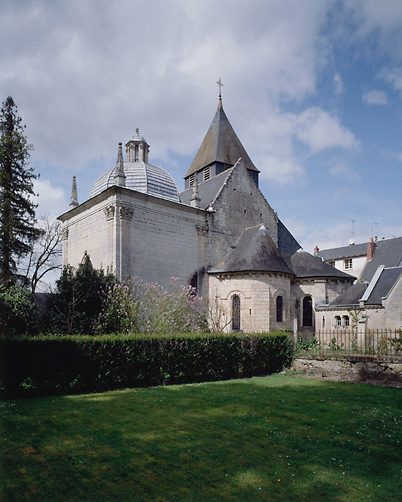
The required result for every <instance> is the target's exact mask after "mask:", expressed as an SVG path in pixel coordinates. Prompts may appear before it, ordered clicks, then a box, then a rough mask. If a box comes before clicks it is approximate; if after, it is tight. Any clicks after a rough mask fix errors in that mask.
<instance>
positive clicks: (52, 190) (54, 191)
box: [34, 179, 68, 219]
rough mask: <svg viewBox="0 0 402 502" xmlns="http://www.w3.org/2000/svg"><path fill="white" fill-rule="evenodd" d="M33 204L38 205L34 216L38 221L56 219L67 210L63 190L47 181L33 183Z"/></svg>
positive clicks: (39, 180) (40, 180) (38, 180)
mask: <svg viewBox="0 0 402 502" xmlns="http://www.w3.org/2000/svg"><path fill="white" fill-rule="evenodd" d="M34 190H35V193H36V194H38V196H37V197H35V203H36V204H38V207H37V209H36V216H37V218H39V219H43V218H47V217H57V216H59V215H60V214H62V213H64V212H65V211H66V208H68V202H67V198H66V196H65V193H64V190H63V189H61V188H58V187H54V186H53V185H52V183H51V182H50V181H49V180H42V179H37V180H35V182H34Z"/></svg>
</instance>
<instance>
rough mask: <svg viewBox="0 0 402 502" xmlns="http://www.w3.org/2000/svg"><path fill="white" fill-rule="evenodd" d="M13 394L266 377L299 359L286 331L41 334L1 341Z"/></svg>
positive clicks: (6, 386) (3, 369)
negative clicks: (248, 332) (83, 334)
mask: <svg viewBox="0 0 402 502" xmlns="http://www.w3.org/2000/svg"><path fill="white" fill-rule="evenodd" d="M0 354H2V356H3V361H2V362H1V363H2V364H1V365H0V381H1V385H2V387H3V392H4V393H5V395H7V396H8V397H11V396H17V395H21V396H24V395H44V394H45V395H46V394H69V393H76V392H95V391H97V392H99V391H104V390H109V389H117V388H125V387H142V386H154V385H161V384H163V385H166V384H174V383H188V382H203V381H213V380H223V379H229V378H243V377H249V376H254V375H266V374H268V373H272V372H275V371H280V370H281V369H282V368H283V367H284V366H288V365H290V363H291V360H292V356H293V354H292V341H291V339H290V337H289V336H288V335H285V334H256V335H240V334H232V335H222V334H220V335H212V334H211V335H209V334H182V335H175V336H167V335H159V336H156V335H155V336H150V335H147V334H143V335H126V336H124V335H116V336H110V335H109V336H106V335H104V336H72V337H71V336H70V337H69V336H59V337H57V336H41V337H35V338H20V339H3V340H0Z"/></svg>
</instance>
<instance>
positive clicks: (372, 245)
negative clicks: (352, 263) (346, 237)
mask: <svg viewBox="0 0 402 502" xmlns="http://www.w3.org/2000/svg"><path fill="white" fill-rule="evenodd" d="M375 248H376V243H375V242H374V239H373V238H372V237H370V242H368V243H367V261H370V260H371V259H372V258H373V256H374V251H375Z"/></svg>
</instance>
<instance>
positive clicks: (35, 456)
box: [0, 374, 402, 502]
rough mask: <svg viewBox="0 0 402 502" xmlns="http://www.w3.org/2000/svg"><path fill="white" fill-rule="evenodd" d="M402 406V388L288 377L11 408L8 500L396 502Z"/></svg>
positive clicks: (4, 415) (5, 452) (5, 478)
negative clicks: (389, 501) (312, 501)
mask: <svg viewBox="0 0 402 502" xmlns="http://www.w3.org/2000/svg"><path fill="white" fill-rule="evenodd" d="M401 409H402V393H401V390H400V389H394V388H387V387H375V386H372V385H359V384H353V385H351V384H347V383H343V382H329V381H318V380H312V379H306V378H300V377H292V376H286V375H281V374H276V375H271V376H269V377H267V378H250V379H244V380H230V381H223V382H214V383H205V384H196V385H180V386H169V387H151V388H142V389H132V390H129V389H125V390H121V391H115V392H107V393H104V394H95V395H94V394H84V395H76V396H69V397H68V398H66V397H64V396H63V397H51V398H43V399H19V400H15V401H6V402H2V403H1V405H0V423H1V424H2V457H3V463H2V465H3V469H2V476H1V479H0V499H1V500H4V501H6V500H7V501H10V502H11V501H14V500H15V501H17V500H18V501H20V502H28V501H30V502H33V501H51V502H65V501H67V500H68V502H82V501H85V502H99V501H100V500H105V501H111V500H113V501H115V502H126V501H166V502H172V501H176V502H188V501H192V502H206V501H211V502H215V501H219V502H233V501H242V502H267V501H272V502H290V501H297V502H310V501H311V500H314V501H315V502H346V501H347V502H361V501H364V502H378V501H386V500H391V501H397V500H399V499H400V498H401V496H400V494H401V492H402V476H401V444H402V415H401ZM156 481H157V482H156ZM1 487H2V488H3V491H1Z"/></svg>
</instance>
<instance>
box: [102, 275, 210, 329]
mask: <svg viewBox="0 0 402 502" xmlns="http://www.w3.org/2000/svg"><path fill="white" fill-rule="evenodd" d="M206 329H207V321H206V316H205V309H204V308H203V305H202V298H200V297H199V296H197V295H196V294H195V289H194V288H193V287H192V286H186V285H185V284H183V283H181V282H180V280H179V279H176V278H172V280H171V284H170V289H169V291H165V290H164V288H163V287H162V286H161V285H160V284H156V283H148V284H147V283H144V282H143V281H135V280H130V281H126V282H124V283H121V284H115V285H113V286H111V287H109V288H108V290H107V295H106V297H105V300H104V304H103V308H102V311H101V313H100V315H99V317H98V320H97V331H98V332H99V333H110V332H121V333H132V332H140V333H188V332H193V333H197V332H198V333H199V332H203V331H205V330H206Z"/></svg>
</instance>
